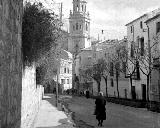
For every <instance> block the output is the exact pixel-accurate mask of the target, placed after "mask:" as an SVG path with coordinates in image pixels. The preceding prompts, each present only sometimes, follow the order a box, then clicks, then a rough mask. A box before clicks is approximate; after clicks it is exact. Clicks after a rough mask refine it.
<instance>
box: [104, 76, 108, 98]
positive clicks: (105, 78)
mask: <svg viewBox="0 0 160 128" xmlns="http://www.w3.org/2000/svg"><path fill="white" fill-rule="evenodd" d="M104 80H105V83H106V97H108V87H107V81H108V80H107V76H106V77H104Z"/></svg>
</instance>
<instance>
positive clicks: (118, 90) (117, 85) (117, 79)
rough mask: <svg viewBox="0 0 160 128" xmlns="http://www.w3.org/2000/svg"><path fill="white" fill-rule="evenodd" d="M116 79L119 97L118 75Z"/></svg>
mask: <svg viewBox="0 0 160 128" xmlns="http://www.w3.org/2000/svg"><path fill="white" fill-rule="evenodd" d="M116 81H117V94H118V98H119V84H118V75H117V76H116Z"/></svg>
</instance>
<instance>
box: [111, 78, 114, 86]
mask: <svg viewBox="0 0 160 128" xmlns="http://www.w3.org/2000/svg"><path fill="white" fill-rule="evenodd" d="M111 87H114V82H113V79H112V78H111Z"/></svg>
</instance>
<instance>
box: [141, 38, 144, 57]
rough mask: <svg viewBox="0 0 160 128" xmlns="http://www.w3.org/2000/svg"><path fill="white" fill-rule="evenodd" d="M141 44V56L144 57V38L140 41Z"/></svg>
mask: <svg viewBox="0 0 160 128" xmlns="http://www.w3.org/2000/svg"><path fill="white" fill-rule="evenodd" d="M140 43H141V56H144V38H143V37H142V38H141V39H140Z"/></svg>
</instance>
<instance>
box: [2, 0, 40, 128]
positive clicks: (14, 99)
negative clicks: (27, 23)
mask: <svg viewBox="0 0 160 128" xmlns="http://www.w3.org/2000/svg"><path fill="white" fill-rule="evenodd" d="M22 12H23V0H0V128H30V126H31V123H33V120H34V118H35V115H36V113H37V112H38V108H39V106H40V101H41V99H42V92H43V88H42V87H41V86H36V82H35V68H34V67H31V68H27V67H26V68H25V70H22V53H21V33H22ZM22 74H23V75H22Z"/></svg>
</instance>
